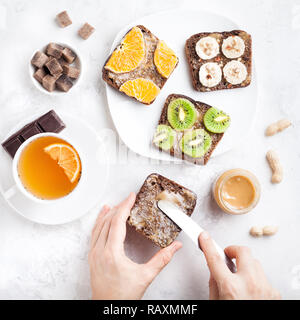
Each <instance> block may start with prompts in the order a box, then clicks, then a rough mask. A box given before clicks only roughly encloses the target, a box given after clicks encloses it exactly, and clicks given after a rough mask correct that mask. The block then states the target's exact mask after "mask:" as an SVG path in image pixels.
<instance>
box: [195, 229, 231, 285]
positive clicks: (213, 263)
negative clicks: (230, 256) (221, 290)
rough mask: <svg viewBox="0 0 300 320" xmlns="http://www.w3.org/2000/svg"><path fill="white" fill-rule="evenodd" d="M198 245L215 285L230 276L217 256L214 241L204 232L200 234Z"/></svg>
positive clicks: (225, 266)
mask: <svg viewBox="0 0 300 320" xmlns="http://www.w3.org/2000/svg"><path fill="white" fill-rule="evenodd" d="M199 245H200V248H201V250H202V251H203V253H204V256H205V259H206V262H207V265H208V268H209V271H210V274H211V276H212V277H213V278H214V280H215V281H216V282H217V283H219V282H221V281H223V280H224V279H225V278H226V277H228V276H230V275H231V272H230V271H229V269H228V267H227V265H226V264H225V261H224V260H223V259H222V257H221V256H220V255H219V253H218V251H217V249H216V247H215V243H214V241H213V240H212V238H211V237H210V235H209V234H208V233H207V232H206V231H203V232H202V233H201V234H200V236H199Z"/></svg>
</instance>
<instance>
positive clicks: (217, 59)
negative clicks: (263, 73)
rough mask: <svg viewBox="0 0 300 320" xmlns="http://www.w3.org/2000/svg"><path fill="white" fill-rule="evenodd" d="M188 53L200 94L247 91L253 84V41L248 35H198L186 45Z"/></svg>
mask: <svg viewBox="0 0 300 320" xmlns="http://www.w3.org/2000/svg"><path fill="white" fill-rule="evenodd" d="M185 53H186V57H187V60H188V64H189V67H190V73H191V78H192V83H193V87H194V88H195V90H197V91H202V92H209V91H215V90H222V89H235V88H243V87H247V86H248V85H249V84H250V83H251V74H252V40H251V35H250V34H248V33H247V32H245V31H242V30H233V31H229V32H202V33H198V34H194V35H193V36H191V37H190V38H189V39H188V40H187V41H186V44H185Z"/></svg>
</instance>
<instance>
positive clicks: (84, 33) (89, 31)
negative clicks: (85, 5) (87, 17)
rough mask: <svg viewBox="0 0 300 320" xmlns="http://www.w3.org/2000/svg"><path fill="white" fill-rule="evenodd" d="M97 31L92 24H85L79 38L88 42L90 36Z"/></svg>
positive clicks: (79, 31) (80, 30) (79, 32)
mask: <svg viewBox="0 0 300 320" xmlns="http://www.w3.org/2000/svg"><path fill="white" fill-rule="evenodd" d="M94 31H95V28H94V27H92V26H91V25H90V24H88V23H85V24H84V25H83V26H82V27H81V28H80V29H79V30H78V34H79V36H80V37H81V38H82V39H84V40H86V39H87V38H89V37H90V35H91V34H92V33H93V32H94Z"/></svg>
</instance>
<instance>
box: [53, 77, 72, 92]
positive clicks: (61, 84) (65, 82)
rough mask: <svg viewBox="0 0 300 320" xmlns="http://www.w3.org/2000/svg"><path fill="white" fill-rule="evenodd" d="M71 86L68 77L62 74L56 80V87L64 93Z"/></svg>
mask: <svg viewBox="0 0 300 320" xmlns="http://www.w3.org/2000/svg"><path fill="white" fill-rule="evenodd" d="M72 86H73V83H72V81H71V80H70V78H69V77H68V76H66V75H65V74H63V75H62V76H61V77H60V78H59V79H58V80H56V87H57V88H58V89H59V90H61V91H64V92H68V91H69V90H70V89H71V88H72Z"/></svg>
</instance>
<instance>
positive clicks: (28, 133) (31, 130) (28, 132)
mask: <svg viewBox="0 0 300 320" xmlns="http://www.w3.org/2000/svg"><path fill="white" fill-rule="evenodd" d="M42 132H43V131H42V130H41V128H40V127H39V126H38V125H37V123H35V122H34V123H31V124H30V125H29V126H28V127H27V128H26V129H25V128H24V131H22V132H21V137H22V138H23V139H24V140H27V139H29V138H30V137H32V136H35V135H36V134H39V133H42Z"/></svg>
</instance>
